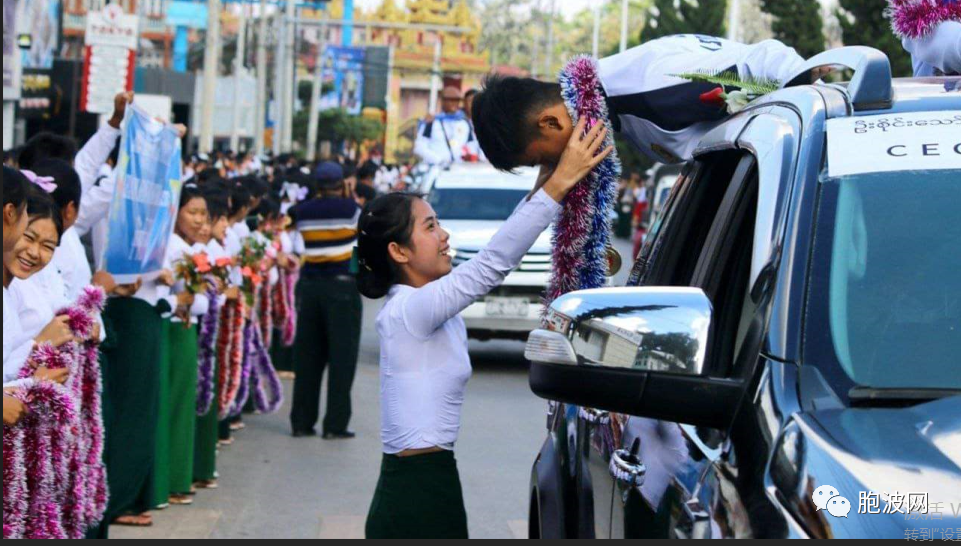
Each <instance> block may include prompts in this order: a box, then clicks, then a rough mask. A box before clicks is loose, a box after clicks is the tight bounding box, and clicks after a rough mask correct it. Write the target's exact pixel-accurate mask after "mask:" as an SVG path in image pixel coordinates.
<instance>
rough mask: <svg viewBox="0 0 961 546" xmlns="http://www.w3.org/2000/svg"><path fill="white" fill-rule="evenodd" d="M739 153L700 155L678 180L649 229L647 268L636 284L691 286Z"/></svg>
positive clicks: (645, 256)
mask: <svg viewBox="0 0 961 546" xmlns="http://www.w3.org/2000/svg"><path fill="white" fill-rule="evenodd" d="M742 156H743V154H742V153H741V152H720V153H715V154H708V155H705V156H702V157H701V158H699V159H698V161H697V162H695V164H694V165H693V167H691V169H690V171H688V174H687V176H685V177H684V179H682V180H681V181H680V182H678V185H677V186H676V189H675V195H673V196H672V197H671V199H670V200H669V202H668V205H667V208H666V209H665V211H664V214H662V215H661V216H662V220H661V225H657V226H654V228H653V230H652V237H653V238H652V240H651V241H650V243H649V246H650V248H648V249H646V251H645V252H644V253H642V257H643V258H644V260H645V262H646V265H647V267H649V271H648V272H647V273H646V274H644V275H641V276H639V278H638V279H637V283H636V284H641V285H654V286H691V280H692V278H693V276H694V270H695V267H696V266H697V261H698V257H699V256H700V254H701V250H702V249H703V248H704V244H705V242H706V241H707V236H708V233H709V232H710V228H711V225H712V224H713V223H714V218H715V217H716V216H717V213H718V210H719V209H720V206H721V201H722V200H723V198H724V195H725V193H726V192H727V189H728V187H729V186H730V184H731V180H732V177H733V176H734V172H735V170H736V168H737V165H738V162H739V161H740V159H741V158H742ZM632 280H633V279H632Z"/></svg>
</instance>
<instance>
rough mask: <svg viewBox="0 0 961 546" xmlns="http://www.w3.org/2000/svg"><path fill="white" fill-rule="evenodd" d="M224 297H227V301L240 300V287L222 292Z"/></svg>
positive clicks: (231, 287) (232, 287) (233, 287)
mask: <svg viewBox="0 0 961 546" xmlns="http://www.w3.org/2000/svg"><path fill="white" fill-rule="evenodd" d="M224 296H227V300H228V301H237V300H239V299H240V287H238V286H230V287H228V288H227V289H226V290H224Z"/></svg>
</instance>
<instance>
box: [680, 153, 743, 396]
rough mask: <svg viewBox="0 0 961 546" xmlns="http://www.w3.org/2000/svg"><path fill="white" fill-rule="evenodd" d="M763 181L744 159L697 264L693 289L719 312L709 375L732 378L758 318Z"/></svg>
mask: <svg viewBox="0 0 961 546" xmlns="http://www.w3.org/2000/svg"><path fill="white" fill-rule="evenodd" d="M757 196H758V176H757V164H756V161H755V160H754V158H753V157H752V156H751V155H749V154H745V155H743V156H742V157H741V160H740V163H739V165H738V167H737V169H736V170H735V173H734V175H733V178H732V183H731V184H730V185H729V187H728V189H727V192H726V193H725V195H724V199H723V201H722V203H721V206H720V210H719V211H718V214H717V216H716V217H715V218H714V222H713V224H712V225H711V229H710V233H709V235H708V240H707V243H706V244H705V246H704V250H703V251H702V252H701V254H700V256H699V257H698V261H697V268H696V271H695V274H694V279H693V284H694V285H695V286H698V287H700V288H702V289H703V290H704V293H705V294H707V296H708V298H709V299H710V300H711V303H712V304H713V306H714V320H713V324H712V328H711V341H710V346H709V348H708V363H709V366H710V368H709V369H708V372H709V373H710V374H711V375H715V376H718V377H727V376H729V375H730V374H731V372H732V370H733V363H734V360H735V357H736V355H737V351H738V349H739V348H740V345H741V343H742V342H743V336H745V335H746V333H747V328H746V327H745V326H744V324H745V322H746V321H749V320H750V318H751V317H753V315H754V306H753V305H752V302H751V301H750V297H749V295H748V294H749V292H750V286H749V284H750V283H749V281H750V274H751V256H752V249H753V245H754V226H755V218H756V215H757Z"/></svg>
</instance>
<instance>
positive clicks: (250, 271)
mask: <svg viewBox="0 0 961 546" xmlns="http://www.w3.org/2000/svg"><path fill="white" fill-rule="evenodd" d="M240 273H241V274H242V275H243V276H244V277H247V278H248V279H252V278H253V277H254V270H253V269H250V266H244V268H243V269H241V270H240Z"/></svg>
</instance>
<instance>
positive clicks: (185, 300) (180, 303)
mask: <svg viewBox="0 0 961 546" xmlns="http://www.w3.org/2000/svg"><path fill="white" fill-rule="evenodd" d="M193 304H194V295H193V294H191V293H190V292H181V293H179V294H177V307H190V306H191V305H193Z"/></svg>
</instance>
